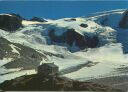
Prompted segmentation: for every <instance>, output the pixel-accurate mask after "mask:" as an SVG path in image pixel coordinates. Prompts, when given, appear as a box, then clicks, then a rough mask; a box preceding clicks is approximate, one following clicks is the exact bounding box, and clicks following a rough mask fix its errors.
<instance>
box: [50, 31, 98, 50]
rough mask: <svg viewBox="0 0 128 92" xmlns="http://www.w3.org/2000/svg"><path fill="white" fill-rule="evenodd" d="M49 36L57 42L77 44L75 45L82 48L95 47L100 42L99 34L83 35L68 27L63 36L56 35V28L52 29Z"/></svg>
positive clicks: (70, 44)
mask: <svg viewBox="0 0 128 92" xmlns="http://www.w3.org/2000/svg"><path fill="white" fill-rule="evenodd" d="M49 37H50V38H51V40H52V41H53V42H56V43H66V44H68V45H69V46H73V44H75V46H77V47H79V48H80V49H81V50H82V49H85V48H95V47H96V46H97V45H98V43H99V39H98V37H97V36H93V37H89V36H87V35H86V36H83V35H81V34H79V33H78V32H76V31H75V29H67V31H66V32H64V33H63V34H62V35H61V36H56V35H55V30H50V31H49Z"/></svg>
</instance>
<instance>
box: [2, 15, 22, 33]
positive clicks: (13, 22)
mask: <svg viewBox="0 0 128 92" xmlns="http://www.w3.org/2000/svg"><path fill="white" fill-rule="evenodd" d="M20 27H22V20H21V19H20V18H19V17H17V16H15V15H10V14H1V15H0V29H3V30H5V31H9V32H13V31H16V30H17V29H19V28H20Z"/></svg>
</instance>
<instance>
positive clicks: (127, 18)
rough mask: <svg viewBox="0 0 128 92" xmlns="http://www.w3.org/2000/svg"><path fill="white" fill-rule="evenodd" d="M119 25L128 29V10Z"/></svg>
mask: <svg viewBox="0 0 128 92" xmlns="http://www.w3.org/2000/svg"><path fill="white" fill-rule="evenodd" d="M119 26H120V27H121V28H124V29H127V28H128V10H126V11H125V12H124V13H123V18H122V19H121V21H120V23H119Z"/></svg>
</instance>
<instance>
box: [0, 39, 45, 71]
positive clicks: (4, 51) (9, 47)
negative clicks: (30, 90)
mask: <svg viewBox="0 0 128 92" xmlns="http://www.w3.org/2000/svg"><path fill="white" fill-rule="evenodd" d="M14 49H15V51H17V52H14V51H13V50H14ZM3 58H12V61H11V62H9V63H7V64H5V65H4V67H5V68H7V69H10V68H20V67H22V68H23V69H35V68H37V66H38V65H39V64H40V62H41V61H42V59H47V58H46V56H45V55H43V54H41V53H39V52H37V51H35V50H34V49H32V48H30V47H27V46H23V45H21V44H17V43H12V42H9V41H8V40H6V39H5V38H2V37H0V59H1V60H2V59H3Z"/></svg>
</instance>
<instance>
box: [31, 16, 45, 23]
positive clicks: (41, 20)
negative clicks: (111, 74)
mask: <svg viewBox="0 0 128 92" xmlns="http://www.w3.org/2000/svg"><path fill="white" fill-rule="evenodd" d="M30 21H38V22H47V21H46V20H44V19H43V18H38V17H33V18H32V19H30Z"/></svg>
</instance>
